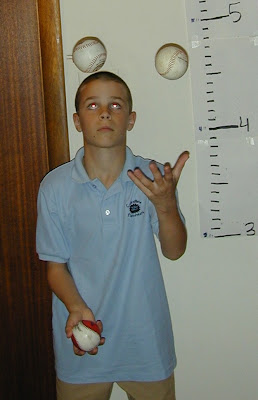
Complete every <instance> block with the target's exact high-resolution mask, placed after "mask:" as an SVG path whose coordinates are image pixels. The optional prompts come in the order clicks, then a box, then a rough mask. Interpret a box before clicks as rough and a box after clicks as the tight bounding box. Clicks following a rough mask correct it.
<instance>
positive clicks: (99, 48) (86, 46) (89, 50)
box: [72, 37, 107, 73]
mask: <svg viewBox="0 0 258 400" xmlns="http://www.w3.org/2000/svg"><path fill="white" fill-rule="evenodd" d="M72 58H73V62H74V64H75V65H76V67H77V68H78V69H79V70H80V71H82V72H88V73H90V72H96V71H98V70H99V69H100V68H101V67H102V66H103V65H104V63H105V61H106V58H107V51H106V49H105V46H104V45H103V43H102V42H101V41H100V40H99V39H98V38H94V37H86V38H83V39H81V40H79V41H78V42H77V43H76V45H75V46H74V48H73V54H72Z"/></svg>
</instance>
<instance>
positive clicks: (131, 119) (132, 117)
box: [127, 111, 136, 131]
mask: <svg viewBox="0 0 258 400" xmlns="http://www.w3.org/2000/svg"><path fill="white" fill-rule="evenodd" d="M135 121H136V112H135V111H132V112H131V114H130V115H129V120H128V126H127V130H128V131H131V130H132V129H133V127H134V124H135Z"/></svg>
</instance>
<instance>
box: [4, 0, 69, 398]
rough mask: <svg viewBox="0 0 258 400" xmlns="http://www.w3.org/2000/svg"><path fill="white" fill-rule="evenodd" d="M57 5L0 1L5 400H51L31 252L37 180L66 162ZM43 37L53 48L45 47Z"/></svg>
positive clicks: (41, 270) (47, 311)
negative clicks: (57, 39) (45, 33)
mask: <svg viewBox="0 0 258 400" xmlns="http://www.w3.org/2000/svg"><path fill="white" fill-rule="evenodd" d="M43 3H47V4H46V5H44V4H43ZM58 6H59V4H58V1H57V0H48V1H47V2H44V1H40V0H39V1H36V0H30V1H28V0H12V1H10V0H1V4H0V60H1V62H0V134H1V146H0V160H1V167H0V191H1V192H0V193H1V196H0V205H1V206H0V229H1V233H0V307H1V312H0V316H1V317H0V321H1V335H0V398H1V399H3V400H9V399H12V400H14V399H15V400H16V399H17V400H18V399H21V398H26V400H29V399H42V400H43V399H44V400H45V399H48V400H54V399H55V398H56V396H55V372H54V357H53V350H52V331H51V293H50V290H49V289H48V286H47V282H46V269H45V264H44V263H43V262H40V261H39V260H38V257H37V254H36V250H35V225H36V198H37V192H38V187H39V183H40V181H41V179H42V178H43V176H44V175H45V174H46V173H47V172H48V170H49V169H51V168H53V167H55V166H56V165H58V164H61V163H62V162H65V161H67V160H68V158H69V154H68V153H69V152H68V141H67V131H66V114H65V99H64V90H63V77H62V74H63V70H62V58H61V50H60V49H61V41H56V40H55V39H56V36H55V35H56V34H57V33H58V30H59V29H60V27H59V25H58V23H60V21H59V15H58V11H59V8H58ZM51 8H52V11H54V13H55V18H53V15H51ZM46 31H47V32H48V37H47V36H46V35H45V39H46V38H48V40H50V41H51V40H52V42H51V43H50V44H49V43H48V42H47V40H45V41H42V38H43V37H44V32H46ZM40 32H41V36H40ZM59 33H60V32H59ZM51 35H52V36H51ZM53 37H54V38H53ZM51 52H52V55H51V57H49V54H50V53H51ZM41 53H42V59H43V63H42V62H41ZM42 65H43V72H42ZM43 77H44V79H43ZM50 77H52V80H51V85H50V88H49V87H46V85H49V79H50ZM51 100H52V101H53V102H54V105H52V107H51ZM53 138H54V139H53ZM56 143H58V145H57V144H56Z"/></svg>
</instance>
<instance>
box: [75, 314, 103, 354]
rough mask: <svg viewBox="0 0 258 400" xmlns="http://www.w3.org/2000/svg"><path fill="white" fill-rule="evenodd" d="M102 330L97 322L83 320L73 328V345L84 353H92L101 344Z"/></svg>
mask: <svg viewBox="0 0 258 400" xmlns="http://www.w3.org/2000/svg"><path fill="white" fill-rule="evenodd" d="M100 336H101V333H100V330H99V327H98V325H97V324H96V322H93V321H87V320H83V321H80V322H79V323H78V324H77V325H76V326H75V327H74V328H73V335H72V337H71V339H72V342H73V344H74V345H75V346H76V347H78V349H80V350H83V351H91V350H92V349H94V347H96V346H98V344H99V342H100Z"/></svg>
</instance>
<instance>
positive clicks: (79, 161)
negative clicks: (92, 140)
mask: <svg viewBox="0 0 258 400" xmlns="http://www.w3.org/2000/svg"><path fill="white" fill-rule="evenodd" d="M83 157H84V147H81V148H80V149H79V150H78V151H77V153H76V155H75V158H74V165H73V168H72V178H73V179H74V180H75V181H76V182H78V183H87V182H91V179H90V178H89V176H88V174H87V172H86V170H85V168H84V165H83ZM135 167H136V164H135V157H134V155H133V152H132V150H131V149H130V148H129V147H128V146H127V147H126V159H125V164H124V167H123V170H122V172H121V174H120V179H121V181H122V182H126V181H130V180H131V179H130V178H129V176H128V175H127V171H128V170H129V169H131V170H134V169H135Z"/></svg>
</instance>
